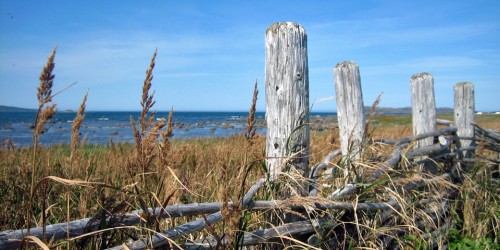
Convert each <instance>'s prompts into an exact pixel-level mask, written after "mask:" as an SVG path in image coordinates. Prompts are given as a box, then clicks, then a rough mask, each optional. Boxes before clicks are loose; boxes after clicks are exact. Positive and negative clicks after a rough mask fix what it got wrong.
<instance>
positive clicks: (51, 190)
mask: <svg viewBox="0 0 500 250" xmlns="http://www.w3.org/2000/svg"><path fill="white" fill-rule="evenodd" d="M54 53H55V51H54ZM53 55H54V54H52V55H51V57H49V62H48V63H47V66H46V67H45V68H44V72H43V73H42V75H41V77H40V80H41V84H40V87H39V95H38V98H39V103H40V105H39V116H37V121H35V129H34V144H33V146H32V147H27V148H16V147H13V146H12V145H8V144H5V145H4V146H3V147H2V148H0V159H1V160H0V193H1V194H2V199H0V206H1V207H2V210H1V212H0V230H8V229H21V228H27V227H35V226H42V225H48V224H53V223H61V222H65V221H68V220H75V219H81V218H87V217H93V218H100V217H102V216H103V215H108V216H109V215H111V214H121V213H127V212H129V211H132V210H135V209H144V208H147V207H160V206H165V205H172V204H186V203H193V202H214V201H217V202H224V201H238V200H239V199H241V198H242V195H243V194H244V193H245V192H246V191H247V190H248V189H249V188H250V186H251V185H252V184H254V183H255V182H256V181H257V180H258V179H260V178H263V177H266V176H267V169H266V165H265V138H264V137H263V136H262V135H259V134H254V133H252V122H253V117H252V112H254V111H255V100H256V97H257V92H256V91H255V92H254V100H253V102H252V103H253V104H252V105H251V107H252V108H251V109H250V112H249V128H248V132H247V133H246V134H241V135H235V136H231V137H229V138H216V139H204V138H201V139H187V140H171V139H170V138H169V133H170V132H171V120H169V121H164V120H161V121H156V119H154V113H152V112H150V110H151V108H152V107H153V105H154V101H153V96H152V95H150V94H149V89H150V87H151V79H152V69H153V67H154V58H155V57H153V59H152V63H151V65H150V67H149V68H148V71H147V75H146V80H145V82H144V89H143V99H142V102H141V107H142V111H143V112H142V114H141V116H140V117H137V118H135V119H134V120H133V121H131V123H132V125H133V128H134V136H135V143H133V144H109V145H85V144H82V143H81V142H82V138H79V133H78V131H79V124H81V121H82V120H83V119H84V110H85V100H86V97H85V98H84V100H83V102H82V105H81V107H80V110H79V112H78V117H77V118H76V119H75V122H74V125H73V133H72V143H71V144H70V145H61V146H52V147H44V146H41V145H38V143H37V141H38V140H39V138H40V136H43V134H41V132H40V131H42V128H43V127H44V126H48V123H47V121H48V120H50V118H51V117H52V116H53V113H54V112H55V106H53V104H51V101H52V100H51V99H52V94H51V84H52V82H51V81H52V80H53V75H52V73H51V70H52V69H53V62H52V61H53ZM155 55H156V54H155ZM174 115H175V113H174ZM440 118H445V119H446V118H447V119H450V118H451V117H450V116H444V117H440ZM476 120H477V123H478V124H479V125H481V126H483V127H484V128H487V129H493V130H496V131H500V116H498V115H479V116H477V119H476ZM368 132H369V135H368V137H369V138H371V139H377V138H402V137H404V136H409V135H411V117H410V116H407V115H398V116H396V115H381V116H374V117H372V119H371V122H370V129H369V131H368ZM365 147H366V148H365V153H364V158H363V161H362V162H361V163H360V166H362V167H363V168H364V169H366V170H367V171H370V169H372V170H373V169H376V168H378V167H380V166H381V165H380V164H381V162H382V161H384V160H385V159H387V157H388V156H389V155H390V153H391V152H392V148H391V147H390V146H387V145H385V146H384V145H376V144H367V145H365ZM338 148H339V138H338V130H337V129H335V128H332V129H326V130H323V131H321V132H312V136H311V150H310V166H311V167H312V166H313V165H314V164H316V163H318V162H321V161H322V160H323V159H324V157H325V156H326V155H327V154H328V153H330V152H331V151H333V150H336V149H338ZM403 150H406V149H403ZM403 153H404V152H403ZM490 156H491V153H488V152H487V151H485V150H484V149H482V148H481V147H480V148H479V150H478V158H479V159H481V158H482V157H490ZM493 156H494V155H493ZM494 157H497V156H494ZM342 164H343V163H342V159H341V158H340V157H337V158H335V159H334V160H333V161H332V164H331V166H337V167H342ZM405 164H406V163H404V162H403V163H402V165H405ZM491 169H492V168H491V165H489V163H486V162H485V161H479V163H477V164H474V165H472V166H471V167H470V171H469V173H468V174H466V175H465V177H464V182H463V184H462V185H460V186H455V185H454V184H453V183H450V182H449V181H445V180H438V181H436V182H433V183H432V185H428V186H427V187H426V188H423V189H420V190H418V192H411V193H397V192H396V193H393V192H395V191H394V190H395V189H393V188H392V187H394V186H397V185H401V184H405V183H410V182H412V181H415V180H416V179H419V178H420V179H422V178H423V177H422V176H420V175H419V174H418V173H416V172H415V171H413V170H412V169H404V168H403V169H401V170H400V171H399V172H398V175H397V176H388V178H385V179H384V182H381V183H376V185H367V186H365V187H363V192H362V193H360V194H358V195H354V196H349V197H346V198H344V199H342V200H343V201H347V202H353V203H358V202H378V201H386V200H387V199H388V197H389V196H391V197H396V198H397V201H398V205H399V206H401V207H402V210H401V211H402V212H401V213H400V214H398V216H395V217H394V219H389V220H393V222H391V223H392V224H391V223H390V224H377V222H376V221H377V220H374V219H373V218H374V217H373V215H370V214H365V213H354V215H353V214H352V213H344V212H338V213H337V212H332V211H324V212H322V214H314V216H318V217H325V216H327V217H328V218H330V219H331V220H333V221H335V222H336V223H338V226H335V227H334V228H333V229H332V230H331V231H329V232H326V233H321V234H320V233H319V232H318V241H319V242H320V243H321V244H323V243H325V242H329V244H326V243H325V245H317V246H321V247H323V248H331V249H338V248H380V247H381V246H383V244H384V242H381V240H380V238H381V236H388V237H389V236H390V237H393V238H394V242H395V243H394V244H397V245H398V246H400V247H402V248H408V249H415V248H420V249H425V248H426V246H429V245H427V244H428V243H427V242H428V241H429V239H428V238H426V237H427V236H426V235H427V233H428V232H427V231H426V230H422V229H419V227H418V225H420V228H421V224H422V223H424V225H425V227H424V228H426V229H429V230H430V229H433V228H434V229H435V228H437V227H439V225H437V224H436V222H435V221H434V220H432V219H430V218H428V216H427V214H428V213H424V212H423V211H424V210H425V209H429V207H425V206H424V207H423V208H422V207H419V206H421V202H420V201H421V200H432V201H431V203H432V204H434V203H436V204H438V203H440V202H447V203H449V204H450V206H451V207H452V210H451V211H450V212H447V213H446V214H445V215H443V216H444V217H446V218H448V219H449V220H450V221H452V225H451V226H450V228H451V229H450V230H449V232H447V233H446V234H444V235H447V237H446V238H439V237H437V239H438V240H439V241H440V242H441V243H442V244H446V245H448V246H449V247H450V248H454V247H455V249H460V248H463V247H478V248H488V247H489V248H491V249H493V248H494V247H495V246H496V247H498V246H499V245H498V244H499V243H500V242H499V231H500V208H499V205H498V204H499V201H500V185H499V182H498V179H496V180H495V179H494V178H491V177H492V175H494V174H496V175H498V172H497V173H494V171H493V172H491ZM493 170H495V169H494V168H493ZM496 171H498V167H497V168H496ZM396 177H397V179H396ZM391 178H395V179H391ZM291 180H292V181H293V178H292V179H291ZM281 181H282V182H281V184H282V186H281V187H278V186H274V187H272V185H271V187H267V188H264V189H262V190H261V191H259V192H258V193H257V195H256V197H255V200H271V199H273V198H276V195H277V194H278V193H280V191H282V190H279V189H280V188H281V189H285V188H287V183H289V181H290V179H286V178H285V179H284V180H281ZM320 181H322V183H321V184H322V185H321V186H320V190H319V197H318V198H317V200H327V199H326V197H327V196H328V195H329V194H331V192H332V191H333V189H334V188H335V187H338V186H341V185H342V183H343V180H342V179H341V178H333V179H328V178H326V179H322V180H320ZM361 184H363V183H361ZM444 190H448V191H449V190H451V191H452V192H454V193H455V194H456V196H454V197H455V199H454V200H449V201H448V200H446V199H443V198H442V195H443V192H444ZM299 201H300V202H302V203H304V204H305V203H307V202H311V201H309V200H305V199H304V200H299ZM433 202H434V203H433ZM419 204H420V205H419ZM438 210H439V209H436V213H437V211H438ZM277 213H282V211H281V210H279V211H278V210H277V211H268V212H260V213H249V212H247V211H242V210H240V209H238V208H233V209H228V208H227V207H226V208H225V209H223V216H224V217H223V221H222V222H221V223H218V224H216V225H211V226H210V227H208V228H207V229H205V230H203V231H201V232H200V233H196V234H192V235H190V236H189V237H188V238H191V239H195V238H197V237H201V236H213V237H215V238H221V237H223V236H226V237H227V238H228V240H229V241H230V242H232V243H233V244H230V246H231V247H228V248H233V247H234V248H238V244H237V242H236V239H237V237H238V234H239V233H241V230H250V231H251V230H256V229H261V228H268V227H270V225H269V223H268V222H269V218H270V217H272V216H273V215H274V216H275V215H276V214H277ZM377 216H378V215H377ZM380 216H381V215H380ZM396 217H397V218H396ZM191 219H193V218H192V216H187V217H184V218H177V219H167V220H161V221H160V220H157V219H155V218H154V217H153V216H152V215H149V214H145V215H144V218H143V220H144V222H143V223H142V224H141V225H138V226H137V227H135V228H133V229H130V228H128V229H124V230H116V231H112V233H110V232H109V231H106V232H105V233H96V234H91V237H88V238H84V239H75V238H71V239H69V240H62V241H59V242H50V240H49V239H46V240H45V243H44V244H46V245H48V246H50V247H53V248H56V249H74V248H81V249H99V248H105V247H108V246H114V245H119V244H121V243H123V242H125V241H127V240H130V239H131V238H136V237H140V236H145V235H146V236H147V235H149V234H150V233H151V231H159V230H162V229H167V228H171V227H172V226H173V225H179V224H181V223H183V222H186V221H190V220H191ZM438 221H439V220H438ZM419 223H420V224H419ZM387 225H399V226H387ZM106 227H107V225H102V227H101V229H105V228H106ZM402 231H405V232H407V233H406V234H405V235H406V236H399V235H400V234H399V233H400V232H402ZM322 237H323V238H322ZM184 241H185V239H184ZM181 242H183V241H177V243H181ZM331 242H334V243H331ZM311 244H312V243H311ZM290 245H295V246H296V247H298V246H299V245H297V244H296V243H294V242H293V241H287V243H283V245H281V247H283V248H284V247H286V246H290ZM302 247H303V248H309V247H313V246H304V245H302Z"/></svg>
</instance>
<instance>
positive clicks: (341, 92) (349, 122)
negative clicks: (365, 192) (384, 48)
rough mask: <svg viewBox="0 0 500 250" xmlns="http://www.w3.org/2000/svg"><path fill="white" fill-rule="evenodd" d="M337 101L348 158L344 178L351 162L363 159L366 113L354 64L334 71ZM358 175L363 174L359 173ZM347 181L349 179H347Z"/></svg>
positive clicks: (341, 146) (357, 72) (342, 141)
mask: <svg viewBox="0 0 500 250" xmlns="http://www.w3.org/2000/svg"><path fill="white" fill-rule="evenodd" d="M333 74H334V77H335V94H336V99H337V118H338V123H339V130H340V148H341V150H342V156H343V157H344V158H347V161H346V163H347V164H346V166H345V168H344V177H347V176H349V173H350V172H351V170H352V169H351V167H352V166H351V164H350V160H358V159H360V157H361V143H362V141H363V136H364V132H365V113H364V104H363V92H362V90H361V78H360V75H359V67H358V65H357V64H356V63H354V62H341V63H338V64H337V65H336V66H335V69H334V70H333ZM358 174H361V173H360V172H359V171H358ZM348 179H349V178H348ZM346 181H347V179H346Z"/></svg>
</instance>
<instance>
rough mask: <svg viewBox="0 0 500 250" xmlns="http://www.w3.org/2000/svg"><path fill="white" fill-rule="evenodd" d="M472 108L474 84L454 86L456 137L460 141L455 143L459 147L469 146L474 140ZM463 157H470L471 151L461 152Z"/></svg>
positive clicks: (473, 110) (464, 83) (473, 108)
mask: <svg viewBox="0 0 500 250" xmlns="http://www.w3.org/2000/svg"><path fill="white" fill-rule="evenodd" d="M474 112H475V106H474V84H472V83H470V82H459V83H457V84H455V107H454V111H453V113H454V116H455V124H456V126H457V135H458V137H460V140H459V141H458V142H457V143H458V146H459V147H462V148H464V147H468V146H471V145H472V144H473V143H474V142H473V138H474V125H473V123H474V122H475V117H474V115H475V114H474ZM462 153H463V156H464V157H467V158H468V157H471V156H472V155H473V151H471V150H466V151H463V152H462Z"/></svg>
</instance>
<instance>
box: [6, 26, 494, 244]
mask: <svg viewBox="0 0 500 250" xmlns="http://www.w3.org/2000/svg"><path fill="white" fill-rule="evenodd" d="M308 74H309V73H308V63H307V36H306V33H305V30H304V29H303V28H302V27H301V26H300V25H298V24H295V23H277V24H273V25H271V26H270V28H269V29H268V30H267V31H266V100H267V106H266V122H267V135H266V155H267V159H266V161H267V166H268V167H269V168H270V173H269V174H270V175H269V176H268V178H263V179H260V180H258V181H257V182H256V183H255V184H254V185H253V186H251V188H250V189H249V190H248V192H247V193H246V194H245V195H244V197H243V198H242V199H241V200H240V201H239V202H238V203H237V204H238V205H239V207H240V208H241V209H244V210H246V211H262V210H271V209H282V208H286V209H288V210H289V211H291V210H293V211H295V212H296V213H297V214H301V215H302V217H300V219H299V220H297V221H288V222H285V223H282V224H280V225H273V226H269V225H267V226H268V227H267V228H263V229H260V230H256V231H253V232H244V234H243V237H242V240H241V242H240V245H241V246H247V245H257V244H262V243H268V242H272V241H273V240H275V239H277V238H293V237H295V236H297V235H301V236H302V237H303V236H304V235H308V236H309V237H308V239H307V240H306V241H302V242H301V243H298V244H302V246H307V245H306V244H309V245H315V244H318V243H317V242H318V237H319V236H318V233H319V232H323V231H325V232H326V231H329V230H331V229H333V228H334V227H336V226H337V221H336V220H335V218H334V217H333V216H334V215H335V214H339V213H341V212H342V213H349V214H353V215H354V217H355V216H356V215H357V214H358V213H360V212H366V214H371V215H373V221H374V223H375V222H376V224H377V225H381V226H387V227H390V226H397V225H398V224H397V223H399V221H398V219H394V218H400V217H401V212H403V210H404V209H406V207H405V206H403V205H402V204H405V202H404V201H401V200H399V199H401V197H398V196H397V195H394V194H393V193H410V191H413V190H421V189H423V188H424V187H428V186H430V185H434V184H435V183H438V182H442V181H446V182H450V183H453V185H451V186H454V185H460V181H461V176H460V173H461V172H460V171H461V167H462V166H465V165H467V164H468V163H471V162H477V159H476V158H475V154H474V152H475V150H476V148H477V146H476V145H478V144H481V145H483V147H484V148H485V149H487V150H491V151H494V152H497V153H499V152H500V134H499V133H498V132H495V131H489V130H485V129H482V128H481V127H479V126H478V125H477V124H475V123H474V90H473V84H472V83H458V84H457V85H455V111H454V117H455V120H454V121H453V122H452V121H444V120H439V119H436V110H435V100H434V89H433V84H434V79H433V77H432V75H431V74H428V73H421V74H415V75H413V76H412V77H411V80H410V89H411V94H412V118H413V136H410V137H405V138H400V139H396V140H395V139H377V140H374V141H373V142H372V143H373V144H372V145H384V146H385V147H389V148H390V147H392V152H391V153H390V154H388V155H387V156H386V157H385V158H384V159H380V160H379V161H380V164H378V165H377V166H378V167H377V169H374V170H373V171H372V172H367V173H363V171H356V172H355V173H354V171H353V168H358V167H359V168H360V169H361V165H360V166H356V165H355V164H352V165H351V163H356V162H359V161H362V160H363V159H364V155H363V152H364V148H363V147H366V145H363V144H364V143H361V142H362V141H363V139H364V137H363V136H366V135H364V134H363V133H364V131H365V117H364V113H363V106H364V105H363V99H362V91H361V77H360V72H359V67H358V66H357V65H356V64H355V63H354V62H342V63H339V64H337V66H336V67H335V69H334V75H335V76H334V79H335V90H336V94H337V105H338V119H339V130H340V131H339V133H340V138H341V145H340V149H338V150H334V151H332V152H330V153H329V154H328V155H327V156H326V157H325V158H324V159H323V160H322V161H321V162H319V163H317V164H316V165H313V167H312V168H311V169H310V171H309V147H310V146H309V125H308V122H309V120H308V118H309V90H308V88H309V86H308V84H309V82H308V81H309V80H308ZM438 124H441V125H442V124H444V125H446V127H444V128H441V129H437V125H438ZM339 155H342V157H343V158H346V157H348V158H349V159H350V161H348V163H347V165H346V166H343V167H344V168H343V171H342V172H343V175H344V176H343V178H345V179H344V180H345V182H344V183H343V185H342V186H340V187H337V188H334V189H332V190H331V193H325V192H323V198H320V197H318V193H319V189H320V185H321V184H322V183H320V181H319V180H320V179H321V178H322V177H323V175H324V174H323V172H324V170H325V169H327V168H332V171H330V172H329V173H330V175H332V173H333V174H334V175H335V173H338V172H340V171H339V169H340V168H339V166H337V165H335V164H332V162H333V160H334V158H335V157H337V156H339ZM290 157H292V160H291V161H285V159H287V158H290ZM403 159H404V161H403ZM486 160H488V161H490V162H493V163H496V164H497V166H498V163H499V162H500V160H499V159H495V158H491V159H486ZM403 163H404V164H403ZM431 163H432V164H431ZM441 163H443V164H441ZM285 164H286V165H285ZM439 164H441V165H439ZM423 165H425V166H431V167H432V169H431V171H429V173H431V174H430V176H428V177H426V178H423V177H422V178H417V179H415V180H411V181H405V182H402V183H399V184H394V183H393V184H391V186H387V187H385V188H386V189H385V190H388V194H387V196H386V198H384V199H381V200H380V201H379V202H355V203H354V202H345V201H344V202H341V201H339V200H340V199H342V198H345V197H349V196H351V195H354V194H359V192H360V190H363V189H364V188H365V187H366V186H367V185H381V184H380V183H383V182H384V181H387V179H389V178H398V177H399V176H400V175H399V172H400V171H401V169H402V168H403V167H404V168H405V169H406V170H411V169H412V168H415V169H418V167H419V166H423ZM442 166H447V167H442ZM438 167H439V168H438ZM291 169H292V170H298V171H299V172H300V174H302V175H303V176H304V177H305V178H307V179H308V182H307V185H304V186H302V188H303V190H302V191H305V192H299V193H300V195H302V197H300V202H297V199H294V198H297V197H291V198H290V199H288V198H289V197H285V198H283V199H280V200H272V201H259V200H254V196H255V194H256V193H257V192H258V190H259V189H260V188H261V187H262V186H265V185H269V184H270V183H269V182H273V181H277V180H278V179H279V178H280V174H281V173H282V171H289V170H291ZM356 170H357V169H356ZM416 172H418V171H416ZM426 174H428V173H426ZM432 174H434V175H432ZM361 179H362V180H363V181H364V183H361V182H359V180H361ZM449 188H451V187H450V186H448V187H445V191H444V192H441V193H439V194H437V195H436V197H434V199H428V198H421V199H420V200H418V201H416V202H415V204H413V206H419V207H422V211H424V212H425V211H426V209H427V210H429V212H428V213H427V214H426V217H425V218H417V219H416V221H415V227H416V228H417V229H419V230H420V229H421V230H424V229H425V227H426V225H425V223H424V221H425V220H431V221H433V222H435V224H436V225H440V226H439V227H438V228H435V229H433V230H430V231H429V230H428V233H427V234H425V235H424V236H423V238H424V239H428V240H429V241H430V242H431V246H433V245H432V244H438V243H437V241H436V240H433V239H436V238H437V237H438V236H440V235H443V234H445V233H446V230H447V229H448V227H450V226H451V225H452V223H451V221H450V216H447V215H446V214H447V213H448V209H449V204H448V199H451V198H453V197H454V195H455V192H448V191H446V190H447V189H449ZM437 196H440V197H437ZM229 204H233V203H229ZM429 204H431V205H429ZM222 206H223V203H222V202H214V203H192V204H185V205H173V206H167V207H164V208H151V209H150V211H149V213H151V214H156V215H158V214H162V218H159V219H169V218H176V217H182V216H187V215H191V216H194V215H203V216H202V217H199V218H197V219H195V220H193V221H190V222H188V223H185V224H183V225H179V226H176V227H174V228H171V229H168V230H165V231H161V232H154V233H153V234H152V235H151V236H149V237H148V238H141V239H138V240H135V241H133V242H127V243H124V244H123V245H120V246H115V247H112V248H110V249H146V248H157V247H162V248H168V247H169V246H173V247H174V248H175V247H180V248H183V249H210V248H214V247H216V246H219V245H218V244H222V245H225V244H229V240H228V239H227V237H225V236H224V237H222V238H220V239H216V238H214V237H212V236H209V237H205V238H203V239H196V240H186V241H185V242H184V243H179V242H180V239H181V238H184V237H185V238H187V236H188V235H190V234H193V233H195V232H199V231H201V230H203V229H205V228H207V227H208V226H209V225H213V224H215V223H217V222H219V221H221V220H222V214H221V207H222ZM436 207H437V208H436ZM324 211H328V213H322V212H324ZM141 214H142V211H141V210H135V211H132V212H131V213H129V214H125V215H116V214H108V215H107V217H106V218H103V220H105V222H106V223H105V224H106V225H108V226H109V227H111V228H113V227H115V229H114V230H120V228H128V229H130V228H133V226H134V225H137V224H140V223H141ZM94 219H95V218H94ZM94 219H92V218H86V219H81V220H75V221H71V222H67V223H59V224H54V225H48V226H46V227H45V228H43V227H37V228H31V229H30V235H31V236H32V237H37V238H43V237H44V235H43V233H44V232H45V236H46V238H48V239H52V240H61V239H66V237H67V236H68V235H69V236H70V237H75V236H79V235H82V234H84V233H86V232H89V231H94V230H96V229H97V228H98V227H97V225H98V224H100V223H97V224H92V223H90V222H91V221H92V220H94ZM93 225H95V226H93ZM395 228H397V229H395V230H397V231H396V232H395V234H394V235H398V236H402V235H405V234H408V230H410V229H408V228H404V227H401V228H399V227H395ZM25 236H26V230H25V229H23V230H10V231H3V232H0V249H15V248H19V247H20V244H21V240H22V239H23V238H24V237H25ZM376 237H377V238H378V239H379V240H380V242H382V243H383V246H384V247H390V246H391V244H392V243H393V240H394V238H393V237H394V236H389V235H388V234H380V235H376ZM301 239H303V238H301ZM327 241H331V242H333V241H335V239H333V238H332V239H329V240H327ZM332 244H333V243H332Z"/></svg>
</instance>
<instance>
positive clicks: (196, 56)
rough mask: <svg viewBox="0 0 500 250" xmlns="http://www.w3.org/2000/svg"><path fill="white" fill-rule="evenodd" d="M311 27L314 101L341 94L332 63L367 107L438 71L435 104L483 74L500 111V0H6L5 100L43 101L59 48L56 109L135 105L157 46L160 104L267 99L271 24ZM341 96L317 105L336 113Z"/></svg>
mask: <svg viewBox="0 0 500 250" xmlns="http://www.w3.org/2000/svg"><path fill="white" fill-rule="evenodd" d="M280 21H292V22H297V23H299V24H301V25H302V26H303V27H304V28H305V30H306V32H307V34H308V52H309V86H310V100H311V101H310V102H311V103H313V102H314V100H316V99H321V98H326V97H331V96H334V95H335V91H334V85H333V68H334V66H335V65H336V64H337V63H339V62H342V61H346V60H349V61H355V62H356V63H358V65H359V66H360V74H361V82H362V88H363V95H364V102H365V105H371V103H373V101H374V100H375V99H376V97H377V96H378V95H379V94H380V93H382V92H383V96H382V103H381V104H380V106H384V107H405V106H410V105H411V101H410V84H409V81H410V78H411V76H412V75H413V74H415V73H420V72H429V73H431V74H433V76H434V84H435V94H436V105H437V106H438V107H453V85H454V84H455V83H457V82H461V81H470V82H473V83H474V84H475V93H476V109H477V110H485V111H491V110H500V101H499V94H500V1H496V0H494V1H480V0H475V1H457V0H455V1H241V2H240V1H68V0H65V1H22V0H2V1H0V105H9V106H18V107H27V108H33V107H36V105H37V100H36V87H37V86H38V84H39V81H38V76H39V74H40V72H41V69H42V68H43V66H44V64H45V62H46V59H47V56H48V55H49V53H50V52H51V50H52V49H53V48H54V47H55V46H57V54H56V59H55V62H56V68H55V74H56V78H55V84H54V91H55V92H57V91H58V90H60V89H62V88H64V87H65V86H66V85H69V84H71V83H73V82H78V83H77V85H75V86H73V87H71V88H70V89H68V90H65V91H64V92H63V93H61V94H60V95H58V96H56V97H55V102H56V103H57V104H58V107H59V109H73V110H76V109H77V108H78V106H79V104H80V102H81V100H82V98H83V95H84V93H85V92H86V91H87V90H88V91H89V97H88V100H87V110H139V109H140V104H139V103H140V98H141V89H142V82H143V80H144V77H145V70H146V68H147V67H148V65H149V62H150V59H151V56H152V54H153V52H154V50H155V48H158V56H157V59H156V68H155V70H154V79H153V86H152V89H154V90H155V91H156V94H155V97H156V101H157V103H156V106H155V109H157V110H168V109H169V108H170V106H173V107H174V110H178V111H190V110H193V111H207V110H217V111H220V110H231V111H232V110H238V111H246V110H248V108H249V106H250V102H251V95H252V90H253V84H254V82H255V80H256V79H257V80H258V82H259V85H258V86H259V90H260V94H259V101H258V109H259V110H264V109H265V96H264V95H265V88H264V82H265V79H264V64H265V62H264V59H265V58H264V56H265V48H264V42H265V31H266V29H267V28H268V27H269V26H270V25H271V24H272V23H275V22H280ZM334 110H336V105H335V100H330V101H324V102H320V103H316V104H315V105H314V108H313V111H334Z"/></svg>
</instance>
